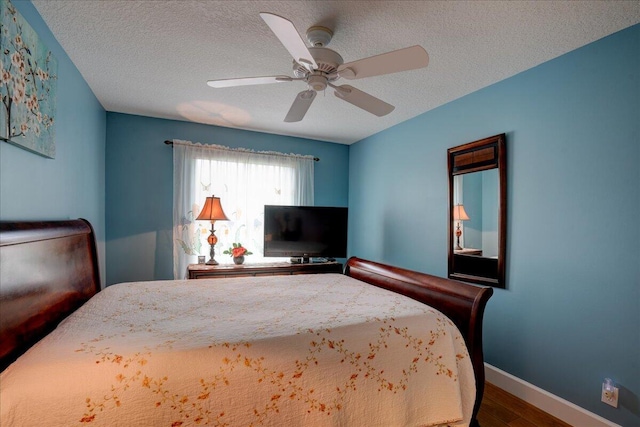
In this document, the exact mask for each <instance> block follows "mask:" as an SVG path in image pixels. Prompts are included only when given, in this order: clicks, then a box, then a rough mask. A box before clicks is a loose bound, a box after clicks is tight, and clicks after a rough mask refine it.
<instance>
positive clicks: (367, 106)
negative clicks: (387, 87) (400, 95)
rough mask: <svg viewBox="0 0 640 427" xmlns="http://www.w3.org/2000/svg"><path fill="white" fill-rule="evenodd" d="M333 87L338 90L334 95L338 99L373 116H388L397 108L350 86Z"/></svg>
mask: <svg viewBox="0 0 640 427" xmlns="http://www.w3.org/2000/svg"><path fill="white" fill-rule="evenodd" d="M332 87H334V88H335V89H336V91H335V92H334V93H335V95H336V96H337V97H338V98H340V99H343V100H345V101H347V102H349V103H351V104H353V105H355V106H356V107H359V108H362V109H363V110H365V111H368V112H370V113H371V114H375V115H376V116H378V117H382V116H386V115H387V114H389V113H390V112H392V111H393V110H394V109H395V108H396V107H394V106H393V105H391V104H387V103H386V102H384V101H383V100H381V99H378V98H376V97H375V96H373V95H369V94H368V93H366V92H363V91H361V90H359V89H356V88H355V87H353V86H350V85H342V86H333V85H332Z"/></svg>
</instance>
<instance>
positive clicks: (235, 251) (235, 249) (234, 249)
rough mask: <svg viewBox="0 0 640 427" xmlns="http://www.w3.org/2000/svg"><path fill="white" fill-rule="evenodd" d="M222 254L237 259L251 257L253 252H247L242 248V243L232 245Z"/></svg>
mask: <svg viewBox="0 0 640 427" xmlns="http://www.w3.org/2000/svg"><path fill="white" fill-rule="evenodd" d="M223 254H227V255H230V256H232V257H233V258H237V257H240V256H245V255H253V252H250V251H248V250H247V248H245V247H244V246H242V243H233V245H232V246H231V247H230V248H229V249H227V250H225V251H224V252H223Z"/></svg>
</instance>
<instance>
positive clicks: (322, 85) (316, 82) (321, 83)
mask: <svg viewBox="0 0 640 427" xmlns="http://www.w3.org/2000/svg"><path fill="white" fill-rule="evenodd" d="M307 84H308V85H309V87H310V88H312V89H313V90H315V91H316V92H320V91H323V90H325V89H326V88H327V78H326V77H324V76H317V75H312V76H309V78H308V79H307Z"/></svg>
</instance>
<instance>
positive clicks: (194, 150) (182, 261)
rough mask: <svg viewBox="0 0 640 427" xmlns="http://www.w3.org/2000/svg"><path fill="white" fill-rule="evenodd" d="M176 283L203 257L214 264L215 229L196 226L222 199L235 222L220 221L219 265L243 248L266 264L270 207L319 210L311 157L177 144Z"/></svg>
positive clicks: (228, 213) (218, 233) (225, 209)
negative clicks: (206, 208) (209, 204)
mask: <svg viewBox="0 0 640 427" xmlns="http://www.w3.org/2000/svg"><path fill="white" fill-rule="evenodd" d="M173 156H174V214H173V217H174V218H173V223H174V231H173V237H174V238H173V240H174V249H173V254H174V278H176V279H179V278H183V277H184V275H185V272H186V267H187V265H188V264H192V263H195V262H197V261H196V259H197V258H196V257H197V255H206V256H207V258H209V249H210V246H209V244H208V243H207V237H208V236H209V234H210V230H211V224H210V223H208V222H205V221H195V220H194V219H195V218H196V217H197V216H198V214H199V213H200V209H201V207H202V204H203V203H204V200H205V198H206V197H208V196H211V195H215V196H216V197H220V202H221V204H222V208H223V209H224V211H225V214H226V216H227V218H229V221H216V223H215V230H216V233H215V234H216V237H217V238H218V243H217V244H216V247H215V259H216V261H218V262H219V263H221V264H223V263H231V262H232V260H231V257H229V256H228V255H224V254H223V253H222V252H223V251H224V250H225V249H228V248H229V247H230V246H231V244H232V243H234V242H240V243H242V244H243V246H245V247H246V248H247V249H248V250H249V251H251V252H253V255H251V261H252V262H256V261H260V260H262V258H263V255H262V254H263V221H264V213H263V211H264V205H266V204H271V205H313V158H312V157H311V156H298V155H285V154H280V153H264V152H262V153H260V152H254V151H249V150H234V149H229V148H226V147H221V146H217V145H202V144H193V143H189V142H185V141H174V154H173ZM268 260H273V258H269V259H268Z"/></svg>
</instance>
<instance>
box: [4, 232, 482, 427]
mask: <svg viewBox="0 0 640 427" xmlns="http://www.w3.org/2000/svg"><path fill="white" fill-rule="evenodd" d="M371 285H374V286H371ZM249 290H251V291H249ZM491 294H492V289H491V288H487V287H480V286H474V285H467V284H463V283H460V282H456V281H452V280H448V279H443V278H438V277H434V276H430V275H427V274H424V273H419V272H414V271H409V270H406V269H401V268H397V267H392V266H388V265H384V264H380V263H375V262H371V261H367V260H363V259H359V258H355V257H353V258H350V259H349V260H348V262H347V264H346V266H345V271H344V274H343V275H340V274H322V275H298V276H287V277H286V278H285V277H283V276H273V277H256V278H230V279H218V278H216V279H205V280H197V281H196V280H191V281H187V280H185V281H153V282H136V283H123V284H118V285H113V286H109V287H107V288H105V289H104V290H102V291H101V290H100V282H99V274H98V267H97V256H96V246H95V236H94V233H93V230H92V228H91V225H90V224H89V223H88V222H87V221H85V220H68V221H48V222H1V223H0V305H1V306H0V312H1V313H2V315H1V316H0V363H1V364H2V365H1V367H2V369H3V372H2V374H0V375H1V376H0V415H1V418H0V424H1V425H3V426H4V425H16V426H17V425H40V426H44V425H109V426H111V425H170V426H181V425H218V426H225V425H226V426H235V425H256V426H258V425H265V426H267V425H287V426H295V425H300V426H303V425H327V426H338V425H340V426H359V425H367V426H372V425H380V426H383V425H384V426H389V425H416V426H419V425H451V426H463V425H474V426H476V425H478V423H477V420H476V414H477V411H478V408H479V405H480V402H481V400H482V394H483V390H484V366H483V355H482V318H483V314H484V309H485V306H486V304H487V301H488V299H489V298H490V296H491ZM407 297H408V298H407ZM296 316H297V317H296ZM189 387H192V388H189Z"/></svg>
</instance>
